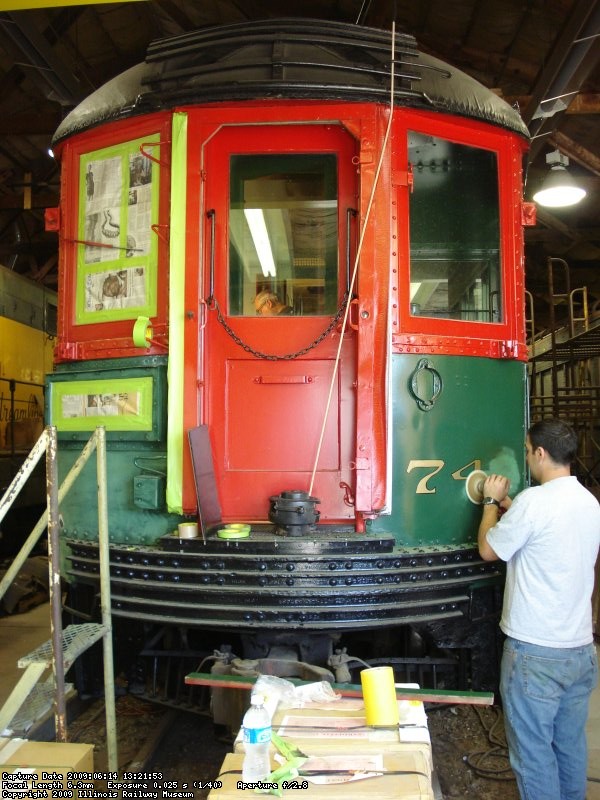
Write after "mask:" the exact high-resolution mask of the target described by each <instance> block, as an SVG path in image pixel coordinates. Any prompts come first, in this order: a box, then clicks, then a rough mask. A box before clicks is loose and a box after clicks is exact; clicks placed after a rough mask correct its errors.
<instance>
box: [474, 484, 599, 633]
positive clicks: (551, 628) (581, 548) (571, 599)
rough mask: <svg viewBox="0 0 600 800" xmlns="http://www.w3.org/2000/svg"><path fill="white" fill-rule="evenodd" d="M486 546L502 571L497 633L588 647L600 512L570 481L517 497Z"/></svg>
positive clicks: (539, 487) (489, 534)
mask: <svg viewBox="0 0 600 800" xmlns="http://www.w3.org/2000/svg"><path fill="white" fill-rule="evenodd" d="M487 541H488V544H489V545H490V547H492V548H493V550H494V552H495V553H496V555H497V556H498V557H499V558H501V559H502V560H503V561H506V562H507V565H506V587H505V590H504V604H503V608H502V618H501V620H500V627H501V628H502V630H503V631H504V633H505V634H506V635H507V636H511V637H512V638H514V639H520V640H521V641H524V642H531V643H532V644H539V645H543V646H545V647H581V646H583V645H586V644H589V643H590V642H592V641H593V630H592V606H591V602H590V601H591V596H592V590H593V587H594V564H595V562H596V557H597V555H598V544H599V542H600V505H598V501H597V500H596V498H595V497H594V496H593V495H592V494H591V493H590V492H588V490H587V489H585V488H584V487H583V486H582V485H581V484H580V483H579V481H578V480H577V478H575V477H572V476H571V477H569V476H566V477H563V478H555V479H554V480H551V481H547V482H546V483H544V484H542V485H541V486H532V487H531V488H529V489H525V491H523V492H521V493H520V494H519V495H517V497H516V498H515V500H514V501H513V503H512V505H511V507H510V508H509V510H508V511H507V512H506V514H504V516H502V517H501V519H500V520H499V521H498V523H497V524H496V525H495V526H494V527H493V528H491V529H490V530H489V531H488V532H487Z"/></svg>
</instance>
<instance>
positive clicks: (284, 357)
mask: <svg viewBox="0 0 600 800" xmlns="http://www.w3.org/2000/svg"><path fill="white" fill-rule="evenodd" d="M347 301H348V292H346V293H345V294H344V296H343V298H342V302H341V304H340V307H339V308H338V310H337V313H336V315H335V317H333V319H332V320H331V322H330V323H329V325H328V326H327V328H325V330H324V331H323V333H321V334H319V336H317V338H316V339H315V340H314V341H313V342H311V343H310V344H309V345H307V346H306V347H303V348H302V350H296V352H295V353H286V354H284V355H275V354H274V353H262V352H261V351H260V350H255V349H254V347H251V346H250V345H249V344H247V343H246V342H244V341H243V340H242V339H240V337H239V336H238V335H237V333H236V332H235V331H234V330H233V329H232V328H230V327H229V325H228V324H227V322H226V321H225V317H224V316H223V314H222V312H221V308H220V307H219V303H218V301H217V299H216V298H215V297H213V298H212V302H213V303H214V306H213V307H211V304H210V303H209V302H208V301H207V304H208V307H209V309H211V310H212V308H214V309H216V311H217V320H218V322H219V323H220V324H221V325H222V326H223V328H224V329H225V332H226V333H227V334H228V335H229V336H230V337H231V338H232V339H233V341H234V342H235V343H236V344H237V345H238V346H239V347H241V348H242V350H245V351H246V352H247V353H250V354H251V355H253V356H255V357H256V358H262V359H265V360H267V361H291V360H292V359H294V358H299V357H300V356H304V355H306V353H308V352H310V351H311V350H313V349H314V348H315V347H317V345H319V344H321V342H322V341H323V339H324V338H325V337H326V336H327V335H328V334H330V333H331V331H332V330H333V329H334V328H335V326H336V325H337V323H338V322H339V321H340V319H341V318H342V316H343V314H344V311H345V309H346V303H347Z"/></svg>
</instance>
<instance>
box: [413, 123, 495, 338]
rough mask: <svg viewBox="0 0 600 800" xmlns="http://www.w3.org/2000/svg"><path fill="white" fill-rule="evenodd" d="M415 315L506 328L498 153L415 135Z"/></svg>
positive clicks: (424, 135)
mask: <svg viewBox="0 0 600 800" xmlns="http://www.w3.org/2000/svg"><path fill="white" fill-rule="evenodd" d="M408 144H409V161H410V163H411V165H412V170H413V177H414V188H413V192H412V194H411V196H410V313H411V314H412V315H413V316H425V317H441V318H445V319H457V320H463V321H465V322H501V321H502V302H501V300H502V298H501V294H500V291H501V283H500V222H499V211H498V209H499V195H498V165H497V158H496V154H495V153H493V152H490V151H488V150H482V149H478V148H476V147H471V146H468V145H464V144H456V143H454V142H449V141H446V140H444V139H440V138H438V137H436V136H431V135H426V134H422V133H415V132H414V131H413V132H409V134H408Z"/></svg>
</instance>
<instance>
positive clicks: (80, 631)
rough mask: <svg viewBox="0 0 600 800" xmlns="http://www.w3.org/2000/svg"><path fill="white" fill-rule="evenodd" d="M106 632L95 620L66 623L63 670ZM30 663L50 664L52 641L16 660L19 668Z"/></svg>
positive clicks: (63, 643)
mask: <svg viewBox="0 0 600 800" xmlns="http://www.w3.org/2000/svg"><path fill="white" fill-rule="evenodd" d="M105 633H106V628H105V627H104V625H100V624H99V623H97V622H85V623H83V624H81V625H68V626H67V627H66V628H65V629H64V630H63V632H62V651H63V659H64V665H65V672H67V670H68V669H70V667H71V666H72V664H73V662H74V661H75V660H76V659H77V658H78V657H79V656H80V655H81V654H82V653H85V651H86V650H87V649H88V648H90V647H91V646H92V645H93V644H94V643H95V642H97V641H99V640H100V639H101V638H102V637H103V636H104V634H105ZM31 664H44V665H45V666H46V667H49V666H51V664H52V641H51V640H49V641H47V642H44V644H41V645H40V646H39V647H36V649H35V650H32V652H31V653H28V654H27V655H26V656H23V658H20V659H19V660H18V662H17V666H18V667H19V668H20V669H24V668H25V667H28V666H30V665H31Z"/></svg>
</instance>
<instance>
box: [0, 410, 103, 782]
mask: <svg viewBox="0 0 600 800" xmlns="http://www.w3.org/2000/svg"><path fill="white" fill-rule="evenodd" d="M57 450H58V438H57V431H56V427H55V426H53V425H49V426H47V427H46V428H45V429H44V431H43V432H42V435H41V436H40V438H39V439H38V441H37V442H36V444H35V445H34V447H33V449H32V451H31V453H30V454H29V456H28V457H27V458H26V459H25V462H24V463H23V465H22V467H21V469H20V470H19V472H18V473H17V475H16V476H15V478H14V479H13V481H12V483H11V485H10V486H9V487H8V489H7V490H6V492H5V493H4V495H3V497H2V500H0V521H1V520H2V518H3V517H4V515H5V514H6V513H7V512H8V510H9V509H10V507H11V505H12V504H13V502H14V501H15V499H16V497H17V495H18V494H19V492H20V490H21V489H22V487H23V485H24V483H25V482H26V480H27V478H28V477H29V476H30V475H31V473H32V472H33V469H34V468H35V466H36V465H37V463H38V461H39V460H40V458H41V457H42V454H43V453H44V452H45V453H46V489H47V492H46V500H47V507H46V510H45V511H44V513H43V514H42V516H41V517H40V519H39V520H38V522H37V524H36V525H35V527H34V528H33V530H32V531H31V533H30V534H29V536H28V537H27V539H26V541H25V542H24V544H23V546H22V547H21V549H20V551H19V553H18V554H17V556H16V558H15V559H14V561H13V562H12V564H11V565H10V567H9V568H8V570H7V571H6V573H5V575H4V577H3V578H2V580H1V581H0V600H1V599H2V597H4V594H5V593H6V591H7V589H8V588H9V586H10V585H11V584H12V582H13V581H14V579H15V578H16V576H17V575H18V573H19V571H20V570H21V567H22V566H23V564H24V563H25V561H26V560H27V558H28V556H29V554H30V553H31V551H32V550H33V548H34V547H35V545H36V543H37V541H38V539H39V538H40V536H41V534H42V532H43V531H44V530H45V528H46V527H48V573H49V593H50V614H51V618H50V628H51V637H52V672H53V678H54V688H55V712H54V717H55V728H56V740H57V741H59V742H66V741H67V728H66V724H67V723H66V719H67V716H66V702H65V670H64V654H63V646H62V638H63V632H62V607H61V591H60V555H59V545H60V525H59V506H60V503H61V502H62V500H63V498H64V497H65V495H66V494H67V493H68V491H69V490H70V489H71V487H72V486H73V484H74V482H75V480H76V479H77V477H78V476H79V474H80V473H81V471H82V470H83V468H84V466H85V465H86V463H87V462H88V460H89V458H90V456H91V455H92V453H93V452H94V450H96V471H97V481H98V546H99V555H100V607H101V613H102V630H103V633H102V642H103V656H104V705H105V714H106V746H107V754H108V768H109V770H110V771H111V772H117V770H118V756H117V736H116V710H115V683H114V668H113V645H112V615H111V599H110V562H109V530H108V491H107V478H106V429H105V428H104V427H103V426H99V427H97V428H96V430H95V431H94V433H93V434H92V436H91V437H90V438H89V440H88V441H87V442H86V444H85V446H84V448H83V450H82V451H81V453H80V455H79V456H78V458H77V460H76V461H75V463H74V464H73V466H72V467H71V469H70V470H69V472H68V473H67V475H66V477H65V479H64V481H63V482H62V484H61V485H60V486H58V468H57Z"/></svg>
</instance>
